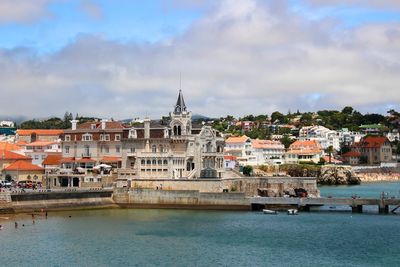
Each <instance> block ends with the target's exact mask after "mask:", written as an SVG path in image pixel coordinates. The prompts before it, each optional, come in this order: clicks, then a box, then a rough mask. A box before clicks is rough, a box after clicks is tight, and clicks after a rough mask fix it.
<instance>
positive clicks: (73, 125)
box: [71, 120, 79, 131]
mask: <svg viewBox="0 0 400 267" xmlns="http://www.w3.org/2000/svg"><path fill="white" fill-rule="evenodd" d="M78 122H79V121H78V120H72V121H71V124H72V127H71V128H72V130H73V131H75V130H76V125H77V124H78Z"/></svg>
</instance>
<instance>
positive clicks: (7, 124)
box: [0, 121, 15, 128]
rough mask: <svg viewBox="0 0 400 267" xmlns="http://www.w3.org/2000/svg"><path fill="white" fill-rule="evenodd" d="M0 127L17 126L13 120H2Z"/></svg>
mask: <svg viewBox="0 0 400 267" xmlns="http://www.w3.org/2000/svg"><path fill="white" fill-rule="evenodd" d="M0 127H10V128H13V127H15V124H14V122H13V121H0Z"/></svg>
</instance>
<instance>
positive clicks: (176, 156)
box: [46, 91, 224, 187]
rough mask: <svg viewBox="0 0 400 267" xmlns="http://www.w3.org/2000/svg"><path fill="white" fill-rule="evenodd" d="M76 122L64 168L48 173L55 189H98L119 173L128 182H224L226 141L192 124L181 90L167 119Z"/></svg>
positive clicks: (67, 136)
mask: <svg viewBox="0 0 400 267" xmlns="http://www.w3.org/2000/svg"><path fill="white" fill-rule="evenodd" d="M71 123H72V128H71V129H68V130H65V131H64V134H63V136H62V157H61V159H60V161H59V168H52V169H49V170H47V169H46V177H47V179H48V183H49V184H50V186H51V187H81V186H95V185H96V184H95V183H97V184H98V183H105V181H107V182H110V181H111V180H113V179H112V178H111V176H112V177H115V176H116V175H117V174H118V178H119V180H125V181H127V180H130V179H142V178H143V179H160V178H161V179H196V178H221V177H222V172H223V171H224V165H223V164H224V163H223V160H224V157H223V147H224V138H223V137H222V136H221V135H220V133H219V132H218V131H216V130H214V129H212V128H211V126H205V125H203V124H200V125H198V124H193V123H192V113H191V112H189V111H187V109H186V105H185V101H184V99H183V95H182V92H181V91H179V96H178V100H177V102H176V105H175V108H174V111H173V112H171V113H170V117H169V119H168V120H166V119H164V120H161V121H151V120H149V119H145V120H144V122H143V123H133V125H132V126H127V125H123V124H122V123H120V122H117V121H107V120H102V121H92V122H85V123H82V124H78V121H76V120H73V121H71ZM53 165H54V164H53ZM104 166H106V167H104ZM107 166H112V170H111V171H110V169H108V168H107Z"/></svg>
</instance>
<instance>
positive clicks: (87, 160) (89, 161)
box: [76, 158, 96, 163]
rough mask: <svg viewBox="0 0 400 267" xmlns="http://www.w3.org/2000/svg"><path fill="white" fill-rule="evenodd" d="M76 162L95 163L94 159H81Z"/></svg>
mask: <svg viewBox="0 0 400 267" xmlns="http://www.w3.org/2000/svg"><path fill="white" fill-rule="evenodd" d="M76 162H79V163H92V162H96V161H95V160H94V159H91V158H82V159H78V160H76Z"/></svg>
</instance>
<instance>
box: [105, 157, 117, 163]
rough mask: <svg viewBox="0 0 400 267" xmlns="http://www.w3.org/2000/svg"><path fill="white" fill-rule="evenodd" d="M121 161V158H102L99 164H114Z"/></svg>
mask: <svg viewBox="0 0 400 267" xmlns="http://www.w3.org/2000/svg"><path fill="white" fill-rule="evenodd" d="M120 161H122V158H121V157H103V158H102V159H101V160H100V162H103V163H114V162H120Z"/></svg>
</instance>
